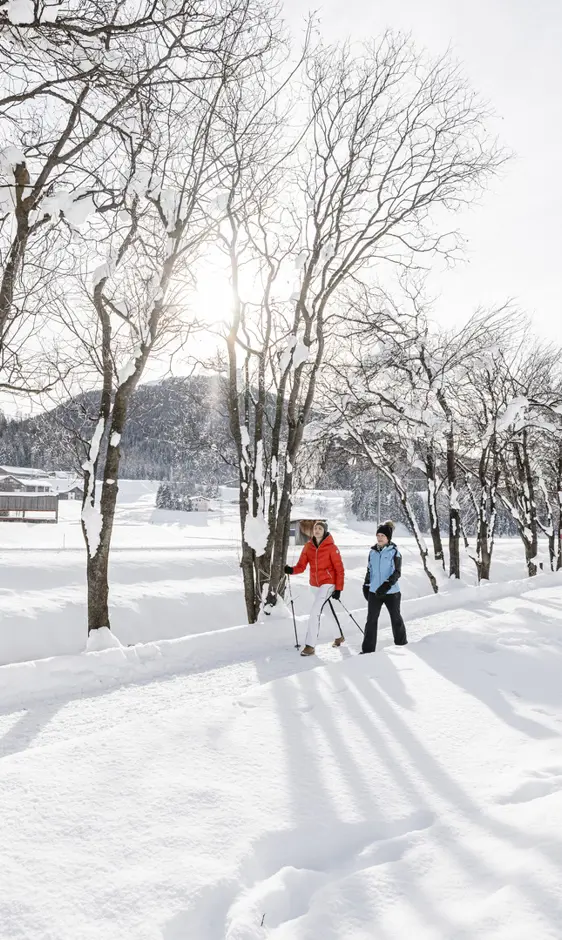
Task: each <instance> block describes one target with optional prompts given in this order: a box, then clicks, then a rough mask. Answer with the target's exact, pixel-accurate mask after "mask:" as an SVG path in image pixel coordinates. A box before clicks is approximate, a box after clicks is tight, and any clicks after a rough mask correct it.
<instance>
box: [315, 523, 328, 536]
mask: <svg viewBox="0 0 562 940" xmlns="http://www.w3.org/2000/svg"><path fill="white" fill-rule="evenodd" d="M314 525H315V526H316V525H321V526H322V528H323V529H324V535H326V532H327V531H328V525H327V523H326V522H322V520H321V519H318V520H317V521H316V522H315V523H314Z"/></svg>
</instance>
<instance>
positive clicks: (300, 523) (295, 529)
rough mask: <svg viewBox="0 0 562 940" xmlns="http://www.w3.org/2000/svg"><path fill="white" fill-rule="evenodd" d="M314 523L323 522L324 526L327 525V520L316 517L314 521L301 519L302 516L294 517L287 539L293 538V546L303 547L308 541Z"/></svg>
mask: <svg viewBox="0 0 562 940" xmlns="http://www.w3.org/2000/svg"><path fill="white" fill-rule="evenodd" d="M315 522H325V523H326V525H328V520H327V519H319V518H318V516H315V517H314V519H309V518H303V517H302V516H296V517H295V518H293V519H291V527H290V529H289V537H292V538H294V540H295V545H305V544H306V543H307V542H309V541H310V539H311V538H312V535H313V531H312V530H313V529H314V523H315Z"/></svg>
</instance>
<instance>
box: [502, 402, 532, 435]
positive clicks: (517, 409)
mask: <svg viewBox="0 0 562 940" xmlns="http://www.w3.org/2000/svg"><path fill="white" fill-rule="evenodd" d="M528 406H529V402H528V400H527V399H526V398H514V399H513V400H512V401H510V402H509V403H508V405H507V407H506V409H505V411H503V412H502V414H501V415H500V416H499V418H498V422H497V429H498V431H505V430H507V428H509V427H510V426H511V425H514V424H516V423H517V422H518V421H519V419H520V418H522V416H523V415H524V413H525V409H526V408H527V407H528Z"/></svg>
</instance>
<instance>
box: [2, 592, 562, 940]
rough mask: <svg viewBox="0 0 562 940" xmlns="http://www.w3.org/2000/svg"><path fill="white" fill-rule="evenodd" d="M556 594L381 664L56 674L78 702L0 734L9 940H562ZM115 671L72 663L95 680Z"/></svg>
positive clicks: (249, 660) (243, 655) (240, 650)
mask: <svg viewBox="0 0 562 940" xmlns="http://www.w3.org/2000/svg"><path fill="white" fill-rule="evenodd" d="M546 581H547V579H544V582H543V584H537V586H536V587H535V588H533V589H532V590H530V589H529V585H528V583H522V584H519V585H512V591H513V593H512V595H511V596H506V597H504V598H499V599H496V600H487V601H486V600H484V599H483V597H482V598H481V597H479V598H478V599H476V598H475V599H474V600H473V602H472V603H471V604H466V603H464V604H463V606H462V607H459V608H458V609H456V610H454V611H450V612H443V613H441V614H439V613H436V614H434V615H433V616H432V617H428V618H425V619H422V620H419V621H414V620H410V622H409V629H410V636H411V639H412V640H413V642H411V643H410V646H409V647H408V648H406V649H404V650H395V649H394V647H388V646H387V647H385V648H384V649H382V650H381V651H380V652H379V653H378V654H376V655H375V656H371V657H362V658H360V657H358V656H355V655H354V653H355V652H356V650H357V645H356V643H355V638H354V637H351V642H349V643H348V644H347V645H346V646H345V647H342V649H341V650H340V651H336V650H333V649H332V648H331V647H329V646H325V647H324V646H323V647H321V648H320V651H319V657H318V658H317V659H315V660H313V661H310V660H302V659H300V658H298V657H297V656H296V654H295V651H294V650H292V648H291V646H290V643H288V642H285V643H284V644H283V643H281V642H279V630H278V629H276V625H274V624H270V625H267V626H264V627H262V628H261V632H260V628H259V627H246V628H240V629H239V630H233V631H228V632H226V633H223V634H222V635H220V643H219V642H217V639H218V638H213V636H212V635H209V634H207V635H206V636H203V637H198V638H197V637H196V638H188V639H187V640H185V641H177V643H178V644H179V648H180V655H179V658H178V660H177V661H175V660H174V656H173V654H172V653H171V652H170V651H168V662H167V668H168V671H169V673H172V672H173V671H174V669H175V671H176V674H175V675H171V674H169V675H168V676H167V677H160V678H158V679H154V678H153V679H151V678H150V675H149V672H150V669H151V668H152V669H153V670H154V672H155V673H156V674H158V672H159V670H160V669H161V663H159V662H158V661H154V660H153V661H152V665H150V664H145V668H146V670H147V674H146V675H145V677H144V681H143V682H137V683H136V684H132V685H127V686H125V687H119V688H114V689H108V690H105V691H104V690H103V688H101V689H100V691H99V692H98V693H97V694H84V692H83V690H82V686H81V681H82V680H81V676H80V674H78V673H75V672H74V674H73V663H74V660H73V659H72V658H69V659H63V660H62V662H61V663H60V675H59V678H60V680H61V682H60V689H61V690H63V689H64V688H65V676H66V687H67V692H66V693H65V694H59V695H58V696H57V695H54V694H51V696H50V697H47V698H45V699H43V700H42V701H39V702H34V703H33V702H31V701H28V702H27V706H28V707H24V705H25V704H26V702H25V695H24V694H23V693H22V702H21V703H20V705H19V706H18V707H16V708H15V710H14V709H13V708H12V709H9V708H6V709H5V710H4V714H2V715H0V734H1V735H2V737H1V738H0V755H1V759H0V802H1V805H2V807H3V813H2V828H1V830H0V855H1V857H2V873H3V878H2V891H1V892H0V924H1V925H2V928H1V936H2V940H24V938H25V940H50V938H53V940H55V938H56V940H67V938H68V940H70V938H72V940H75V938H76V937H80V940H90V938H92V940H93V938H94V937H95V938H96V940H97V938H99V936H100V935H105V936H108V937H111V940H131V938H135V940H137V938H138V940H195V938H197V940H265V938H267V940H305V938H306V940H319V938H326V940H335V938H338V940H348V938H353V940H372V938H374V937H376V938H379V937H380V938H384V940H395V938H396V940H398V938H400V940H403V938H404V936H407V935H409V934H410V935H412V936H415V937H416V938H420V940H457V938H458V940H461V938H462V940H476V938H478V940H481V938H482V940H523V938H525V940H528V938H529V937H531V936H532V937H533V938H536V940H547V938H548V940H554V938H556V940H559V938H560V924H562V896H561V895H560V889H559V886H560V877H561V874H562V871H561V869H562V746H561V743H560V742H561V731H562V683H561V682H560V675H561V674H562V632H561V628H562V590H561V588H562V578H560V577H554V578H552V579H551V580H549V583H548V585H547V584H546ZM489 592H491V593H493V586H491V588H490V589H489ZM459 599H460V595H459ZM278 626H279V625H278V624H277V627H278ZM245 634H247V636H246V635H245ZM385 636H386V638H387V636H388V631H385ZM386 642H388V640H387V639H386ZM188 644H192V645H193V647H194V655H193V662H192V663H191V664H188V661H187V660H182V658H181V648H182V647H184V646H186V645H188ZM205 644H208V648H207V650H205ZM160 645H161V646H165V645H166V644H160ZM170 645H171V647H172V648H173V646H174V643H173V642H172V644H170ZM158 646H159V645H156V646H155V647H154V649H153V652H154V651H155V650H156V649H158ZM134 652H135V651H133V650H126V651H124V652H123V653H122V654H121V655H122V656H123V657H126V656H127V655H129V656H131V655H133V653H134ZM115 653H119V651H113V650H111V651H108V652H106V653H100V654H88V655H87V656H85V657H83V659H89V660H93V661H95V662H97V664H98V667H97V668H98V673H99V675H100V676H103V675H104V674H107V673H110V672H111V668H112V667H111V666H110V665H109V663H110V662H111V660H112V658H113V661H114V665H113V669H114V670H115V671H116V673H118V668H117V666H116V665H115V656H114V654H115ZM213 656H216V659H217V661H216V662H215V663H214V664H213V662H212V661H213ZM74 659H80V657H75V658H74ZM104 660H105V661H106V664H107V665H106V668H105V670H104V668H103V666H102V662H103V661H104ZM51 662H54V661H51ZM37 665H39V664H37ZM28 668H30V667H28V666H27V665H25V666H23V667H22V666H17V665H16V666H7V667H3V668H2V669H1V670H0V673H2V674H3V675H0V683H2V687H4V682H3V680H4V679H5V677H6V674H7V673H8V672H10V671H18V670H22V669H23V670H27V669H28ZM92 671H94V667H92ZM72 678H74V685H73V684H72ZM30 698H31V697H30Z"/></svg>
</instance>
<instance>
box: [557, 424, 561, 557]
mask: <svg viewBox="0 0 562 940" xmlns="http://www.w3.org/2000/svg"><path fill="white" fill-rule="evenodd" d="M556 489H557V492H558V546H557V560H556V570H557V571H560V569H562V440H561V441H560V443H559V445H558V462H557V466H556Z"/></svg>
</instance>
